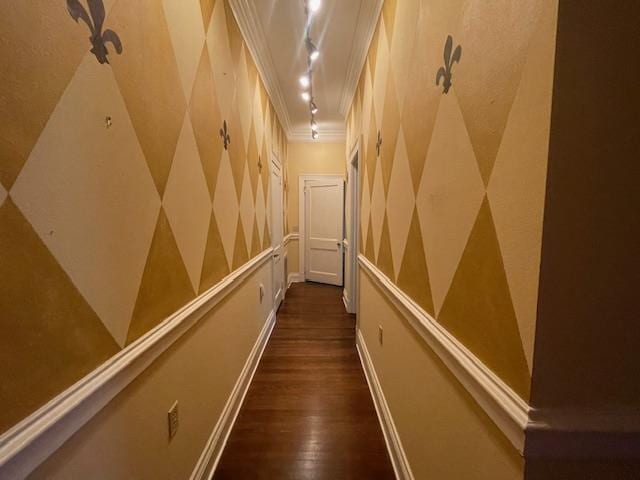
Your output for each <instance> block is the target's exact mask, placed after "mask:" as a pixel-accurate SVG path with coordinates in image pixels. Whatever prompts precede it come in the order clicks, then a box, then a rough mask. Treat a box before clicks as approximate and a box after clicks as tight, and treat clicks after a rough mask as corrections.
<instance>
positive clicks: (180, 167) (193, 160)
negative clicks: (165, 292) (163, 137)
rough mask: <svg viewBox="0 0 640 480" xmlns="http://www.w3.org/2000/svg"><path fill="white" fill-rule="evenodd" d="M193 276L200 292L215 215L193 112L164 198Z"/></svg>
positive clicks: (181, 250) (180, 140) (189, 272)
mask: <svg viewBox="0 0 640 480" xmlns="http://www.w3.org/2000/svg"><path fill="white" fill-rule="evenodd" d="M162 203H163V206H164V210H165V212H166V213H167V218H168V219H169V224H170V225H171V229H172V230H173V235H174V236H175V239H176V243H177V244H178V249H179V250H180V254H181V255H182V260H183V261H184V264H185V267H186V268H187V273H188V274H189V279H190V280H191V284H192V285H193V288H194V290H195V291H196V292H197V291H198V289H199V288H200V274H201V272H202V262H203V261H204V252H205V249H206V247H207V234H208V232H209V221H210V219H211V197H210V196H209V189H208V188H207V181H206V179H205V177H204V172H203V170H202V163H201V162H200V156H199V155H198V147H197V145H196V139H195V136H194V134H193V127H192V126H191V120H190V119H189V115H185V119H184V123H183V125H182V132H181V133H180V138H179V139H178V146H177V148H176V154H175V156H174V158H173V165H172V167H171V172H170V173H169V180H168V181H167V188H166V190H165V194H164V199H163V202H162Z"/></svg>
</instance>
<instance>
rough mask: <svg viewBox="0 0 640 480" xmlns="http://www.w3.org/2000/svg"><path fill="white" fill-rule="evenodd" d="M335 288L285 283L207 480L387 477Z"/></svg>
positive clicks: (389, 471) (349, 318)
mask: <svg viewBox="0 0 640 480" xmlns="http://www.w3.org/2000/svg"><path fill="white" fill-rule="evenodd" d="M341 294H342V290H341V289H339V288H336V287H330V286H325V285H318V284H310V283H298V284H294V285H292V287H291V288H290V289H289V291H288V292H287V295H286V300H285V301H284V303H283V304H282V306H281V307H280V310H279V312H278V315H277V322H276V326H275V329H274V331H273V334H272V335H271V339H270V340H269V343H268V345H267V347H266V349H265V352H264V355H263V357H262V361H261V362H260V365H259V367H258V370H257V372H256V375H255V377H254V378H253V382H252V384H251V386H250V387H249V391H248V393H247V396H246V399H245V402H244V404H243V406H242V409H241V411H240V415H239V416H238V419H237V421H236V424H235V426H234V428H233V430H232V432H231V435H230V437H229V441H228V443H227V447H226V449H225V451H224V452H223V454H222V458H221V460H220V463H219V465H218V468H217V470H216V473H215V476H214V479H216V480H222V479H234V480H238V479H244V478H247V479H275V480H277V479H295V480H307V479H313V480H322V479H331V480H338V479H339V480H346V479H366V480H373V479H393V478H395V477H394V474H393V468H392V466H391V463H390V461H389V457H388V455H387V451H386V448H385V444H384V438H383V436H382V431H381V430H380V425H379V423H378V419H377V417H376V412H375V409H374V406H373V401H372V399H371V396H370V393H369V389H368V387H367V383H366V380H365V377H364V373H363V371H362V367H361V365H360V361H359V359H358V353H357V351H356V348H355V316H353V315H349V314H347V313H346V311H345V308H344V305H343V303H342V298H341Z"/></svg>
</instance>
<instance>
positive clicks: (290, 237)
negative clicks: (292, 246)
mask: <svg viewBox="0 0 640 480" xmlns="http://www.w3.org/2000/svg"><path fill="white" fill-rule="evenodd" d="M299 240H300V234H299V233H298V232H292V233H289V234H287V235H285V237H284V239H283V240H282V245H283V246H287V245H288V244H289V242H297V241H299Z"/></svg>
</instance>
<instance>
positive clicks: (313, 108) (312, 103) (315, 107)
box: [311, 102, 318, 115]
mask: <svg viewBox="0 0 640 480" xmlns="http://www.w3.org/2000/svg"><path fill="white" fill-rule="evenodd" d="M316 113H318V107H317V106H316V104H315V102H311V115H315V114H316Z"/></svg>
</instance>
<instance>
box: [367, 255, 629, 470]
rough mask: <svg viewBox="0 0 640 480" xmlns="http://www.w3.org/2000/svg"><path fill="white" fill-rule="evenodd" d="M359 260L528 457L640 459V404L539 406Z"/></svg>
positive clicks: (376, 270) (395, 287)
mask: <svg viewBox="0 0 640 480" xmlns="http://www.w3.org/2000/svg"><path fill="white" fill-rule="evenodd" d="M358 263H359V265H360V268H361V269H362V271H364V272H365V273H366V274H367V275H368V276H369V278H371V279H372V280H373V282H374V284H375V285H376V286H377V287H378V288H379V290H381V291H382V292H383V293H384V294H385V295H386V297H387V298H388V299H389V300H390V301H391V303H392V304H393V305H394V306H395V307H396V308H397V309H398V310H399V311H400V312H401V313H402V314H403V315H404V317H405V318H406V319H407V320H408V321H409V323H410V324H411V326H412V327H413V328H414V329H415V330H416V332H417V333H418V334H419V335H420V336H421V337H422V339H423V340H425V342H426V343H427V345H429V347H430V348H431V349H432V350H433V351H434V352H435V353H436V355H438V357H439V358H440V359H441V360H442V362H443V363H444V364H445V366H446V367H447V368H448V369H449V371H450V372H451V373H452V374H453V375H454V376H455V377H456V378H457V380H458V381H459V382H460V383H461V384H462V385H463V386H464V387H465V389H466V390H467V391H468V392H469V394H470V395H471V396H472V397H473V398H474V400H475V401H476V402H477V403H478V405H479V406H480V407H481V408H482V409H483V410H484V411H485V413H486V414H487V415H488V416H489V418H491V419H492V420H493V422H494V423H495V424H496V425H497V426H498V428H500V430H501V431H502V432H503V433H504V435H505V436H506V437H507V438H508V439H509V440H510V441H511V443H512V444H513V446H514V447H515V448H516V449H517V450H518V452H519V453H520V454H522V455H524V456H525V457H526V458H560V459H575V460H580V459H589V458H591V459H593V458H600V459H640V410H638V408H632V407H629V408H627V409H621V408H616V407H612V408H606V407H604V408H598V409H588V408H583V407H579V406H576V407H569V408H534V407H533V406H531V405H529V404H527V402H525V401H524V400H523V399H522V398H520V397H519V396H518V395H517V394H516V393H515V392H514V391H513V390H512V389H511V388H510V387H509V386H508V385H507V384H506V383H504V382H503V381H502V380H501V379H500V378H499V377H498V376H497V375H496V374H495V373H493V372H492V371H491V370H490V369H489V367H487V366H486V365H485V364H484V363H482V361H480V360H479V359H478V358H477V357H476V356H475V355H474V354H473V353H471V352H470V351H469V350H468V349H467V348H466V347H465V346H464V345H463V344H462V343H460V342H459V341H458V340H457V339H456V338H455V337H454V336H453V335H452V334H451V333H449V332H448V331H447V330H446V329H445V328H444V327H442V326H441V325H439V324H438V323H437V322H436V320H435V319H433V318H432V317H431V316H430V315H429V314H428V313H427V312H425V311H424V310H423V309H422V308H421V307H420V306H418V305H417V304H416V303H415V302H414V301H413V300H412V299H411V298H409V297H408V296H407V295H406V294H405V293H404V292H403V291H402V290H400V289H399V288H398V287H397V286H396V285H395V284H394V283H393V282H392V281H391V280H390V279H389V278H388V277H387V276H386V275H385V274H384V273H382V272H381V271H380V270H379V269H378V268H377V267H376V266H375V265H373V264H372V263H371V262H370V261H369V260H368V259H367V258H366V257H365V256H364V255H362V254H360V255H358ZM359 341H363V340H361V339H359Z"/></svg>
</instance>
